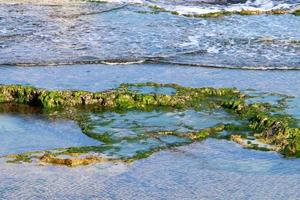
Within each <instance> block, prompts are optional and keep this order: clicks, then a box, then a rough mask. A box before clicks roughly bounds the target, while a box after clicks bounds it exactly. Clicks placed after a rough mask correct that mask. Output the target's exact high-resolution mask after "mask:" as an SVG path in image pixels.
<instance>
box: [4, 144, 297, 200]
mask: <svg viewBox="0 0 300 200" xmlns="http://www.w3.org/2000/svg"><path fill="white" fill-rule="evenodd" d="M299 162H300V161H299V160H293V159H291V160H286V159H282V158H281V157H280V156H279V155H278V154H276V153H266V152H259V151H249V150H246V149H242V148H241V147H240V146H238V145H236V144H234V143H231V142H227V141H222V140H214V139H208V140H206V141H204V142H202V143H195V144H193V145H190V146H187V147H180V148H176V149H173V150H171V151H164V152H160V153H157V154H154V155H153V156H151V157H150V158H149V159H145V160H140V161H137V162H136V163H134V164H133V165H131V166H126V165H123V164H117V165H111V164H109V165H108V164H98V165H93V166H87V167H79V168H72V169H69V168H64V167H54V166H49V167H34V168H32V167H31V166H26V167H24V166H22V165H3V164H1V165H0V170H1V174H0V181H1V184H0V198H2V199H20V198H24V199H26V198H30V199H40V198H50V199H53V198H60V199H74V198H80V199H92V198H95V199H99V198H101V199H174V198H176V199H274V200H275V199H278V198H279V199H299V198H300V192H299V190H298V186H299V184H300V175H299V170H300V169H299V166H300V163H299ZM8 177H9V178H8ZM29 186H30V187H29ZM62 186H63V187H62Z"/></svg>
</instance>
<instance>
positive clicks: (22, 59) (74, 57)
mask: <svg viewBox="0 0 300 200" xmlns="http://www.w3.org/2000/svg"><path fill="white" fill-rule="evenodd" d="M297 9H300V1H299V0H150V1H144V0H111V1H106V2H95V1H92V2H91V1H68V0H61V1H60V0H53V1H52V0H49V1H46V0H41V1H37V0H24V1H21V0H12V1H4V0H0V84H22V85H31V86H35V87H38V88H46V89H50V90H65V89H71V90H88V91H104V90H108V89H112V88H116V87H118V86H119V85H120V84H121V83H138V82H148V81H151V82H160V83H178V84H180V85H183V86H190V87H207V86H208V87H216V88H218V87H236V88H238V89H239V90H241V91H243V92H248V91H255V92H256V93H268V94H271V93H279V94H284V95H289V96H292V97H293V98H291V99H290V100H289V105H288V108H287V109H286V112H288V113H290V114H291V115H293V116H294V117H295V118H296V119H298V120H300V92H299V88H300V71H299V70H300V16H295V15H293V14H291V13H292V12H294V11H295V10H297ZM244 10H251V11H256V12H260V14H257V15H240V14H237V12H241V11H244ZM274 10H285V11H286V14H276V15H272V14H270V12H271V11H274ZM221 12H226V13H227V14H226V15H225V16H220V17H201V16H200V15H204V14H210V13H221ZM163 92H170V93H172V92H173V91H172V90H167V91H163ZM267 100H268V99H267ZM94 117H98V118H99V120H105V119H111V118H113V119H114V120H115V121H114V122H113V123H111V124H110V125H108V126H98V127H96V130H98V131H103V130H105V131H110V132H113V133H114V134H115V136H116V137H118V136H120V135H124V134H125V135H126V134H135V133H133V132H132V128H134V126H133V124H139V125H142V126H143V127H148V128H149V129H150V130H152V129H153V130H160V129H162V128H164V127H166V126H168V127H169V128H170V129H176V130H178V129H180V130H184V128H185V127H188V126H197V127H198V128H206V127H210V126H212V125H215V124H217V123H219V122H224V121H233V120H234V119H232V118H230V117H229V116H228V115H226V114H225V113H213V114H211V113H205V112H196V111H185V112H183V113H178V112H173V113H172V112H170V113H169V112H167V113H164V112H162V113H160V112H150V113H135V112H128V113H126V114H123V115H122V114H118V113H105V114H103V115H99V116H94ZM136 131H142V130H136ZM168 140H169V142H170V140H172V138H168ZM154 143H155V142H153V141H147V142H142V143H138V144H135V145H131V146H130V145H127V144H124V149H122V151H120V152H118V153H119V154H130V153H131V151H135V150H136V149H137V150H141V149H144V148H147V147H148V146H151V145H155V144H154ZM87 145H88V146H91V145H101V144H99V142H98V141H95V140H93V139H91V138H88V137H87V136H85V135H84V134H82V132H81V130H80V128H79V127H78V125H77V124H76V123H75V122H73V121H71V120H61V119H55V120H54V119H49V118H47V117H45V116H44V115H41V114H40V113H39V112H32V113H30V114H29V113H14V112H6V111H2V110H1V112H0V156H3V155H7V154H12V153H22V152H27V151H37V150H47V149H54V148H65V147H73V146H87ZM122 147H123V146H122ZM299 185H300V160H299V159H287V158H284V157H282V156H281V155H280V154H277V153H275V152H260V151H255V150H247V149H244V148H242V147H241V146H239V145H237V144H235V143H233V142H230V141H227V140H219V139H213V138H209V139H207V140H204V141H202V142H197V143H193V144H191V145H187V146H182V147H176V148H173V149H169V150H165V151H161V152H158V153H155V154H153V155H152V156H151V157H149V158H147V159H142V160H139V161H136V162H134V163H133V164H130V165H129V164H121V163H118V164H112V163H102V164H95V165H90V166H84V167H77V168H68V167H61V166H39V165H33V164H8V163H6V162H5V159H2V158H1V159H0V199H1V200H2V199H268V200H269V199H274V200H275V199H276V200H277V199H291V200H295V199H300V190H299V189H300V186H299Z"/></svg>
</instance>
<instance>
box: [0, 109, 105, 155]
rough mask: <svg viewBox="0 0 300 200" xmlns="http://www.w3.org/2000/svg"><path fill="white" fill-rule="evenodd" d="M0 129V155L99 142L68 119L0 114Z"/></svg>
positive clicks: (96, 143) (97, 143)
mask: <svg viewBox="0 0 300 200" xmlns="http://www.w3.org/2000/svg"><path fill="white" fill-rule="evenodd" d="M0 129H1V131H0V138H1V140H0V156H3V155H7V154H12V153H25V152H28V151H39V150H50V149H54V148H66V147H73V146H87V145H91V146H92V145H99V144H101V143H100V142H98V141H95V140H93V139H90V138H88V137H87V136H85V135H84V134H82V133H81V130H80V128H79V127H78V126H77V125H76V124H75V123H74V122H72V121H62V120H57V121H55V120H52V121H51V120H48V119H45V118H44V117H43V116H39V115H36V116H20V115H8V114H0Z"/></svg>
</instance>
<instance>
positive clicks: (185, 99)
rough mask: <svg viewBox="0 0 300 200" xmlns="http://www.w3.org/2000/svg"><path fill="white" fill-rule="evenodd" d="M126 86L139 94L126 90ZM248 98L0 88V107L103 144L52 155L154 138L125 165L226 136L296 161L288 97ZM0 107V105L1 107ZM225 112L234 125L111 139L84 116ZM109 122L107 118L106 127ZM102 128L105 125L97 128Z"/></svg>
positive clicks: (205, 92) (211, 91)
mask: <svg viewBox="0 0 300 200" xmlns="http://www.w3.org/2000/svg"><path fill="white" fill-rule="evenodd" d="M131 87H135V88H140V90H138V91H136V90H131V89H130V88H131ZM144 87H153V88H172V89H173V90H174V91H175V92H174V93H173V94H163V93H155V92H153V93H152V92H151V93H143V92H141V91H142V90H143V88H144ZM249 98H251V97H249V96H248V95H245V94H244V93H242V92H240V91H238V90H237V89H236V88H190V87H182V86H180V85H177V84H160V83H152V82H150V83H137V84H121V85H120V87H118V88H116V89H113V90H108V91H103V92H95V93H93V92H87V91H48V90H45V89H37V88H34V87H30V86H21V85H1V86H0V103H2V105H3V106H5V105H7V104H13V105H14V104H26V105H30V106H31V107H35V108H40V109H42V110H44V112H45V113H46V114H47V115H49V117H64V118H69V119H72V120H74V121H76V122H77V123H78V125H79V127H80V128H81V130H82V132H83V133H84V134H86V135H87V136H88V137H91V138H93V139H95V140H98V141H101V142H102V143H103V145H99V146H91V147H71V148H66V149H61V150H60V152H59V153H56V154H55V155H63V154H70V153H81V154H85V153H89V152H98V153H106V152H117V151H119V150H120V149H119V148H120V147H118V146H116V145H118V144H120V143H121V142H122V141H127V142H137V141H141V140H146V139H149V138H153V139H155V140H157V141H158V142H159V143H162V144H163V145H162V146H161V145H158V146H156V147H151V148H150V147H149V149H146V150H142V151H139V150H138V151H136V152H135V153H134V155H132V156H125V157H121V158H118V159H121V160H123V161H126V162H132V161H134V160H138V159H142V158H146V157H149V156H150V155H152V154H153V153H155V152H157V151H161V150H163V149H168V148H172V147H175V146H181V145H186V144H190V143H192V142H194V141H201V140H203V139H205V138H207V137H216V138H218V136H220V137H219V138H227V139H229V138H230V135H240V136H241V137H247V135H249V136H251V135H252V136H254V137H255V138H256V139H259V140H260V141H263V142H264V143H265V144H270V145H273V146H275V147H276V151H278V152H280V153H282V154H283V155H285V156H293V157H294V156H295V157H300V130H299V128H298V127H297V121H296V119H295V118H293V117H292V116H290V115H288V114H286V113H284V109H285V108H286V107H287V104H286V101H287V100H288V98H287V97H286V96H282V98H281V99H279V100H278V105H273V104H271V103H266V102H252V103H249V102H248V99H249ZM0 107H1V106H0ZM155 109H160V110H164V109H167V110H171V111H172V110H187V109H194V110H200V111H201V110H210V111H211V112H215V111H217V110H224V111H226V112H227V113H229V114H230V115H232V116H234V117H236V119H238V120H239V121H240V122H241V123H239V124H223V123H221V124H217V125H215V126H212V127H209V128H204V129H200V130H194V128H193V127H189V131H188V132H184V133H183V132H177V131H170V130H167V127H166V130H165V131H157V132H155V131H154V132H153V131H150V132H149V131H146V130H145V131H144V133H143V134H139V135H136V136H128V137H121V138H114V137H113V136H112V135H111V134H110V133H109V132H103V133H96V132H94V128H95V126H96V125H97V124H95V123H94V122H93V119H92V118H90V116H89V115H88V114H86V113H87V112H96V113H98V112H103V113H104V112H107V111H112V112H125V113H126V112H128V111H130V110H140V111H141V112H149V111H151V110H155ZM113 120H114V119H110V120H108V121H107V122H106V123H108V124H109V123H111V121H113ZM102 126H105V124H102ZM224 132H225V133H226V134H225V135H220V133H224ZM164 136H172V137H173V136H174V137H175V138H184V139H186V140H184V141H183V142H175V143H173V144H167V143H165V142H163V140H161V138H162V137H164ZM247 147H248V148H251V149H256V150H269V149H267V148H265V147H260V146H257V145H255V144H249V145H248V146H247ZM24 155H25V154H18V156H17V157H16V159H15V160H16V162H20V161H23V162H27V161H29V160H30V159H31V158H30V156H28V154H26V156H24Z"/></svg>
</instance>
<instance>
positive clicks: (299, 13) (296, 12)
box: [292, 10, 300, 16]
mask: <svg viewBox="0 0 300 200" xmlns="http://www.w3.org/2000/svg"><path fill="white" fill-rule="evenodd" d="M292 14H293V15H295V16H300V10H295V11H294V12H293V13H292Z"/></svg>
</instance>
